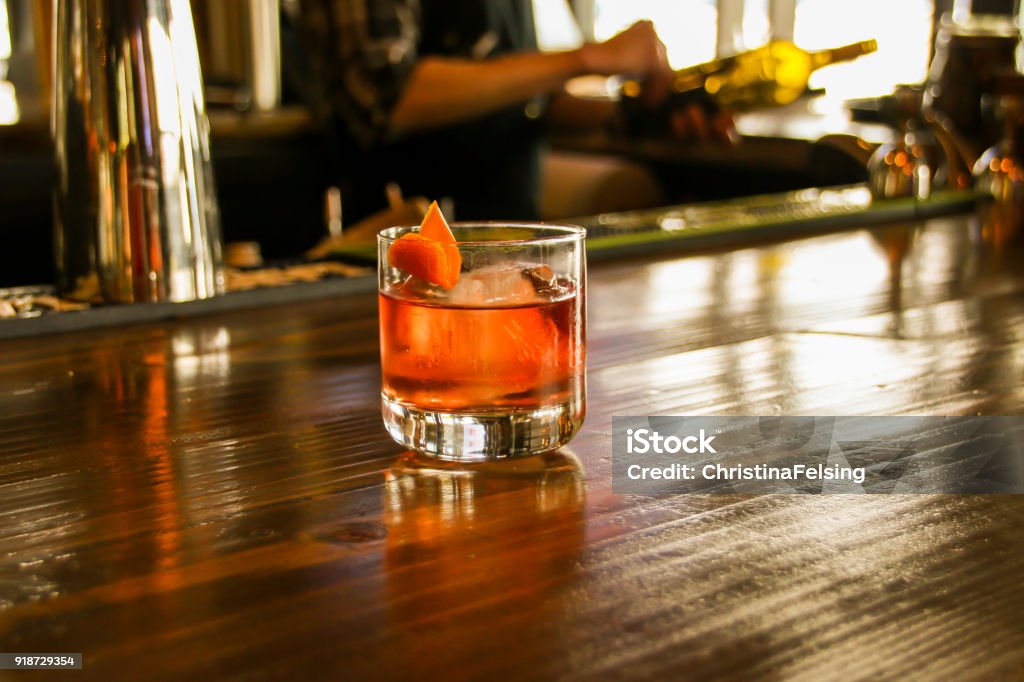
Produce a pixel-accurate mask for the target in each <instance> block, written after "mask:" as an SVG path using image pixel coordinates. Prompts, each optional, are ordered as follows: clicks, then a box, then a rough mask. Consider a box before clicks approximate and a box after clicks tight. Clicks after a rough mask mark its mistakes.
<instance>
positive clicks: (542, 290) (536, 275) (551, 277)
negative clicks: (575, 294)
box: [523, 265, 569, 301]
mask: <svg viewBox="0 0 1024 682" xmlns="http://www.w3.org/2000/svg"><path fill="white" fill-rule="evenodd" d="M523 274H524V275H525V276H526V279H527V280H528V281H529V282H530V284H531V285H532V286H533V290H534V291H535V292H537V295H538V296H539V297H540V298H541V299H542V300H545V301H558V300H560V299H562V298H564V297H565V296H566V294H568V293H569V286H568V284H567V282H566V281H565V280H564V279H562V278H559V277H558V276H557V275H556V274H555V271H554V270H552V269H551V268H550V267H548V266H547V265H538V266H536V267H532V268H527V269H526V270H524V271H523Z"/></svg>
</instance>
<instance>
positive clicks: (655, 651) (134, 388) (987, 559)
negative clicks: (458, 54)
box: [0, 218, 1024, 680]
mask: <svg viewBox="0 0 1024 682" xmlns="http://www.w3.org/2000/svg"><path fill="white" fill-rule="evenodd" d="M978 236H979V235H978V233H977V232H976V230H973V229H972V227H971V224H970V221H969V220H968V219H967V218H953V219H946V220H935V221H931V222H929V223H927V224H924V225H920V226H906V227H896V228H893V227H890V228H884V229H880V230H875V231H872V232H869V231H867V230H864V231H858V232H851V233H847V234H844V235H835V236H828V237H821V238H815V239H811V240H805V241H799V242H791V243H784V244H778V245H770V246H761V247H758V248H751V249H745V250H736V251H729V252H723V253H715V254H698V255H694V256H692V257H689V258H673V259H663V260H633V261H624V262H618V263H606V264H601V265H598V266H595V267H594V268H592V270H591V275H590V292H589V302H590V311H589V317H590V320H589V323H590V327H589V356H588V363H589V414H588V417H587V422H586V425H585V426H584V428H583V430H582V431H581V433H580V434H579V435H578V436H577V438H576V439H575V440H574V441H573V442H572V443H571V445H570V447H569V448H568V449H567V450H563V451H561V452H557V453H554V454H551V455H548V456H545V457H535V458H530V459H526V460H521V461H518V462H515V463H511V464H508V463H506V464H503V465H501V466H497V465H492V466H484V467H478V468H475V469H465V468H455V467H451V466H441V465H434V464H432V463H430V462H425V461H423V460H421V459H420V458H417V457H416V456H414V455H411V454H408V453H405V454H403V453H401V452H400V450H399V448H397V447H396V446H395V445H394V444H392V443H391V442H390V441H389V439H388V437H387V435H386V434H385V432H384V430H383V427H382V426H381V421H380V413H379V409H380V408H379V397H378V391H379V362H378V357H377V353H378V346H377V320H376V300H375V297H374V296H373V295H352V296H350V297H346V298H339V299H337V300H325V301H319V302H309V303H302V304H298V305H291V306H277V307H268V308H264V309H260V310H248V311H240V312H236V313H230V314H224V315H221V316H211V317H204V318H197V319H193V320H183V321H178V322H171V323H164V324H159V325H156V324H150V325H140V326H133V327H126V328H122V329H117V330H102V331H93V332H81V333H77V334H73V335H72V334H69V335H64V336H53V337H43V338H36V339H24V340H11V341H6V342H3V343H0V650H3V651H7V652H82V653H83V654H84V669H83V670H82V671H80V672H77V673H67V672H55V673H42V672H39V673H35V674H34V677H36V678H50V677H52V678H63V677H67V676H68V675H78V676H81V677H82V678H83V679H96V680H109V679H145V680H163V679H182V678H187V679H193V680H207V679H237V680H262V679H319V678H330V679H412V680H420V679H444V680H466V679H512V680H533V679H538V680H577V679H579V680H583V679H587V680H589V679H623V680H626V679H629V680H631V679H672V680H675V679H737V680H741V679H743V680H745V679H787V680H788V679H793V680H829V679H835V680H877V679H926V680H927V679H941V680H954V679H955V680H1001V679H1007V680H1009V679H1022V678H1024V592H1022V588H1021V585H1020V581H1021V575H1022V574H1024V547H1022V540H1024V499H1022V498H1020V497H1015V496H978V495H975V496H971V495H960V496H953V495H948V496H938V495H907V496H882V495H873V496H847V495H836V496H796V495H789V496H786V495H772V496H725V495H707V496H704V495H681V496H676V497H662V498H648V497H625V496H618V495H614V494H613V493H612V492H611V480H610V471H611V464H610V455H611V449H610V428H611V417H612V415H614V414H742V415H769V414H822V415H825V414H837V415H840V414H845V415H862V414H884V415H895V414H921V415H970V414H1008V415H1019V414H1021V413H1022V412H1024V383H1022V381H1021V379H1022V372H1024V273H1022V272H1021V270H1020V268H1019V263H1020V260H1019V253H1018V252H1016V251H1013V250H1007V249H1004V248H1001V247H1000V248H997V247H995V246H993V245H991V244H988V243H984V242H981V241H979V239H978ZM29 676H30V675H29V674H28V673H23V672H6V673H4V672H0V679H4V680H6V679H12V680H18V679H22V678H27V677H29Z"/></svg>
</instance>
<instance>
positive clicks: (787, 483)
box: [612, 416, 1024, 495]
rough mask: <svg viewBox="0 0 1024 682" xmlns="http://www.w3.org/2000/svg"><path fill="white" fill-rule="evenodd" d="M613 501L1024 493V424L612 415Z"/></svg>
mask: <svg viewBox="0 0 1024 682" xmlns="http://www.w3.org/2000/svg"><path fill="white" fill-rule="evenodd" d="M612 448H613V449H612V488H613V490H614V491H615V492H617V493H632V494H642V495H661V494H678V493H803V494H823V493H824V494H829V493H843V494H865V493H873V494H893V493H896V494H902V493H1024V417H818V416H815V417H677V416H648V417H614V418H613V420H612Z"/></svg>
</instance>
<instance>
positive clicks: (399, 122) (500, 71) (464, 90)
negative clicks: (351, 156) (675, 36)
mask: <svg viewBox="0 0 1024 682" xmlns="http://www.w3.org/2000/svg"><path fill="white" fill-rule="evenodd" d="M619 74H629V75H632V76H636V77H642V78H644V79H645V80H646V87H645V89H644V96H645V97H646V98H647V99H648V100H649V101H650V103H651V104H655V103H657V102H658V101H659V100H660V99H661V98H663V97H665V96H666V95H667V94H668V83H669V79H670V77H671V67H670V66H669V64H668V59H667V57H666V54H665V46H664V45H663V44H662V42H661V40H660V39H659V38H658V35H657V33H656V32H655V30H654V25H653V24H651V22H649V21H641V22H638V23H636V24H633V25H632V26H631V27H630V28H628V29H626V30H625V31H623V32H622V33H619V34H618V35H616V36H614V37H612V38H611V39H609V40H607V41H605V42H603V43H589V44H587V45H584V46H582V47H580V48H578V49H576V50H571V51H568V52H555V53H540V52H531V53H523V54H516V55H509V56H505V57H499V58H496V59H489V60H483V61H475V60H470V59H453V58H441V57H424V58H422V59H420V60H419V62H418V63H417V64H416V67H415V68H414V69H413V71H412V73H411V75H410V77H409V81H408V83H407V85H406V87H405V90H404V92H403V93H402V96H401V98H400V99H399V100H398V102H397V104H396V106H395V108H394V110H393V111H392V114H391V121H390V123H391V132H392V133H393V134H395V135H403V134H406V133H411V132H416V131H419V130H426V129H429V128H434V127H440V126H444V125H448V124H452V123H458V122H460V121H464V120H468V119H472V118H475V117H477V116H483V115H486V114H488V113H491V112H492V111H496V110H498V109H503V108H505V107H508V106H512V105H515V104H517V103H519V102H523V101H525V100H528V99H530V98H532V97H536V96H538V95H543V94H549V93H551V94H552V98H551V102H550V105H549V108H548V124H549V126H550V127H552V128H554V129H559V128H562V129H572V130H579V129H592V128H608V127H610V126H611V125H612V124H614V123H615V122H616V118H617V117H618V116H619V114H620V112H619V109H618V106H617V104H616V103H615V102H613V101H607V100H606V101H601V100H595V99H583V98H579V97H574V96H572V95H570V94H569V93H567V92H565V90H564V89H563V88H564V86H565V84H566V82H567V81H568V80H570V79H571V78H575V77H577V76H583V75H599V76H614V75H619ZM670 123H671V126H672V130H673V132H674V134H675V136H676V137H677V138H679V139H683V140H687V139H698V140H709V139H714V140H733V139H734V135H735V131H734V129H733V121H732V116H731V115H730V114H729V113H728V112H717V113H716V114H714V115H711V116H708V115H707V114H706V113H705V112H704V110H703V109H701V108H700V107H699V106H697V105H692V104H691V105H689V106H687V107H686V108H684V109H681V110H679V111H677V112H673V115H672V118H671V121H670Z"/></svg>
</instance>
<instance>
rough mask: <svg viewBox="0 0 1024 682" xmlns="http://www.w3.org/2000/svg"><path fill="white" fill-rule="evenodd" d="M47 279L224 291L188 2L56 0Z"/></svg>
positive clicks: (114, 296) (118, 294)
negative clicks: (51, 255)
mask: <svg viewBox="0 0 1024 682" xmlns="http://www.w3.org/2000/svg"><path fill="white" fill-rule="evenodd" d="M55 9H56V11H55V12H54V53H55V54H54V78H53V111H52V132H53V138H54V147H55V154H56V165H57V186H56V192H55V223H56V257H57V283H58V288H59V289H60V290H61V292H63V293H64V294H66V295H71V296H75V295H76V294H77V295H79V296H88V295H89V293H90V292H95V291H96V288H97V287H98V289H99V292H100V294H101V296H102V298H103V300H105V301H109V302H122V303H123V302H133V301H190V300H194V299H201V298H208V297H210V296H214V295H216V294H218V293H222V292H223V291H224V273H223V270H222V266H221V243H220V218H219V214H218V210H217V198H216V193H215V187H214V181H213V171H212V167H211V164H210V145H209V123H208V121H207V119H206V113H205V107H204V103H203V87H202V76H201V74H200V70H199V54H198V50H197V48H196V37H195V30H194V27H193V23H192V13H191V9H190V7H189V2H188V0H56V8H55Z"/></svg>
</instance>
